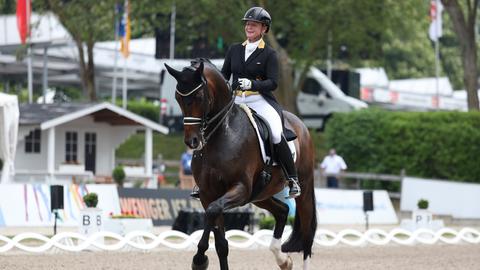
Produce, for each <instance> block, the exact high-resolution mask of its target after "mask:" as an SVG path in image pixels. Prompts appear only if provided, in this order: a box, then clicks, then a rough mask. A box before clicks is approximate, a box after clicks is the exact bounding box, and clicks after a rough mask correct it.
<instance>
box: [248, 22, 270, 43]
mask: <svg viewBox="0 0 480 270" xmlns="http://www.w3.org/2000/svg"><path fill="white" fill-rule="evenodd" d="M266 30H267V27H266V26H265V25H264V24H263V23H259V22H254V21H247V22H245V35H246V36H247V39H248V41H250V42H255V41H257V40H259V39H260V38H261V37H262V34H263V33H264V32H265V31H266Z"/></svg>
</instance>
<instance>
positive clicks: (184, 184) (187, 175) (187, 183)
mask: <svg viewBox="0 0 480 270" xmlns="http://www.w3.org/2000/svg"><path fill="white" fill-rule="evenodd" d="M192 156H193V150H192V149H190V148H187V150H186V151H185V152H183V154H182V157H181V158H180V167H179V170H178V178H179V181H180V188H182V189H190V188H193V186H194V185H195V180H194V178H193V173H192Z"/></svg>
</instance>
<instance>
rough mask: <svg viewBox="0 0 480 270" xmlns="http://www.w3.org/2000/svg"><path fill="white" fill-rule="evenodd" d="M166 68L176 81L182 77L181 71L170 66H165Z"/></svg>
mask: <svg viewBox="0 0 480 270" xmlns="http://www.w3.org/2000/svg"><path fill="white" fill-rule="evenodd" d="M165 67H166V68H167V71H168V73H170V75H172V76H173V77H174V78H175V79H177V78H178V76H180V73H181V72H180V71H178V70H176V69H174V68H172V67H170V66H169V65H167V64H165Z"/></svg>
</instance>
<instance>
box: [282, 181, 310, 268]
mask: <svg viewBox="0 0 480 270" xmlns="http://www.w3.org/2000/svg"><path fill="white" fill-rule="evenodd" d="M304 191H309V193H310V194H305V195H306V196H305V197H304V200H303V201H302V200H301V199H300V197H299V198H297V200H296V203H297V206H296V211H295V222H294V224H293V230H292V234H291V235H290V238H289V239H288V240H287V242H285V243H284V244H283V245H282V251H283V252H300V251H303V258H304V259H306V258H307V257H308V256H311V255H312V245H313V239H314V237H315V232H316V230H317V210H316V207H315V191H314V189H313V181H312V188H309V189H308V190H304ZM304 191H302V192H304ZM302 195H303V194H302ZM304 204H307V205H304ZM305 211H306V212H305Z"/></svg>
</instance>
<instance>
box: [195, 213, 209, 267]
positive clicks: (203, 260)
mask: <svg viewBox="0 0 480 270" xmlns="http://www.w3.org/2000/svg"><path fill="white" fill-rule="evenodd" d="M211 228H212V226H211V225H210V224H209V222H208V221H205V229H203V234H202V238H201V239H200V241H199V242H198V245H197V248H198V249H197V254H195V256H193V261H192V270H205V269H207V268H208V257H207V256H206V255H205V252H206V251H207V249H208V240H209V238H210V230H211Z"/></svg>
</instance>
